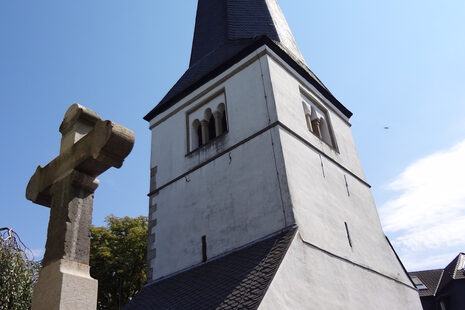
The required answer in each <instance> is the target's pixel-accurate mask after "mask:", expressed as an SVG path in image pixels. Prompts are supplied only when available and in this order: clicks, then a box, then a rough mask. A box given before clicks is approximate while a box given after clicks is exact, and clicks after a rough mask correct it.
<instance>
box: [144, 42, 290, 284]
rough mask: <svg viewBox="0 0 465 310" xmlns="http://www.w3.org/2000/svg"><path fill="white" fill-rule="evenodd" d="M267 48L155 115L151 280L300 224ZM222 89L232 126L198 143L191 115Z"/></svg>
mask: <svg viewBox="0 0 465 310" xmlns="http://www.w3.org/2000/svg"><path fill="white" fill-rule="evenodd" d="M265 50H266V49H265V47H262V48H260V49H259V50H257V51H256V52H254V53H253V54H251V55H249V56H248V57H246V58H245V59H244V60H242V61H241V62H239V63H237V64H236V65H234V66H232V67H231V68H230V69H229V70H227V71H226V72H224V73H223V74H221V75H220V76H218V77H216V78H215V79H214V80H212V81H210V82H208V83H207V84H205V85H203V86H202V87H200V88H199V89H198V90H196V91H195V92H193V93H192V94H190V95H188V96H187V97H186V98H184V99H183V100H181V101H180V102H178V103H177V104H176V105H175V106H173V107H172V108H171V109H169V110H168V111H166V112H165V113H163V114H161V115H159V116H157V117H156V118H155V119H153V120H152V121H151V128H152V157H151V168H152V171H156V174H155V175H154V176H152V178H154V179H155V181H154V180H152V182H151V183H156V188H157V189H156V190H155V191H153V192H152V193H151V195H150V215H149V216H150V222H151V224H150V225H149V228H150V232H149V235H150V237H149V245H148V247H149V279H151V280H153V281H155V280H158V279H160V278H163V277H166V276H170V275H173V274H175V273H177V272H179V271H182V270H184V269H186V268H190V267H192V266H195V265H198V264H200V263H202V259H203V255H202V254H203V253H202V240H201V238H202V236H206V241H207V256H208V258H214V257H218V256H221V255H223V254H225V253H228V252H230V251H233V250H235V249H237V248H240V247H242V246H245V245H247V244H250V243H252V242H254V241H257V240H259V239H261V238H264V237H267V236H269V235H270V234H273V233H276V232H278V231H280V230H282V229H284V228H286V227H288V226H291V225H293V224H294V223H295V221H294V219H293V217H292V210H291V205H290V199H289V193H288V192H287V188H288V186H287V183H286V180H285V178H284V176H285V171H284V166H283V164H284V160H283V157H282V154H283V153H282V150H281V149H280V143H279V130H278V127H277V126H276V119H277V116H276V110H275V108H274V106H273V105H270V102H269V100H268V98H270V96H271V94H272V92H271V83H270V81H269V74H266V72H269V70H268V68H267V65H268V61H267V57H268V56H267V55H266V54H265ZM221 95H224V96H225V99H226V100H225V105H226V110H227V123H228V133H227V134H225V135H223V136H221V137H218V138H217V139H216V140H214V141H212V142H211V143H209V144H208V145H205V146H203V147H201V148H200V149H197V150H191V149H189V144H188V143H187V141H191V139H190V137H188V135H189V133H188V132H189V127H190V124H188V123H187V121H186V120H188V119H189V115H190V114H195V115H197V114H198V113H197V112H196V111H198V109H202V108H204V107H208V106H209V104H208V103H209V102H210V100H211V99H212V98H213V99H214V98H217V97H218V96H221Z"/></svg>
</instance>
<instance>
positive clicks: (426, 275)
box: [409, 269, 443, 297]
mask: <svg viewBox="0 0 465 310" xmlns="http://www.w3.org/2000/svg"><path fill="white" fill-rule="evenodd" d="M442 271H443V269H434V270H424V271H415V272H409V275H410V277H412V278H414V277H418V279H420V281H421V282H422V283H423V284H424V285H425V286H426V289H425V290H418V293H419V294H420V297H424V296H434V294H435V293H436V289H437V287H438V284H439V280H441V275H442ZM415 284H416V283H415Z"/></svg>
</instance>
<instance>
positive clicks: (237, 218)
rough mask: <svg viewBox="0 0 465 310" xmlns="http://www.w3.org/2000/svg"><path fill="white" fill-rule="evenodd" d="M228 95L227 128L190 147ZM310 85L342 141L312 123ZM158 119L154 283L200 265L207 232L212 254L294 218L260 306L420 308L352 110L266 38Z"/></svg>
mask: <svg viewBox="0 0 465 310" xmlns="http://www.w3.org/2000/svg"><path fill="white" fill-rule="evenodd" d="M219 94H224V96H225V98H226V100H225V101H226V102H225V104H226V110H227V118H228V129H229V131H228V133H227V134H226V135H224V136H222V137H219V138H217V139H216V140H215V141H213V142H212V143H210V144H208V145H206V146H204V147H202V148H200V149H198V150H194V151H192V150H191V149H189V143H188V142H187V141H190V140H189V139H190V137H189V133H188V132H189V126H190V124H189V123H188V122H187V121H186V120H188V119H189V117H188V116H189V115H190V113H192V111H195V110H196V109H201V108H202V107H203V106H206V105H208V102H209V100H210V99H212V98H216V97H217V96H218V95H219ZM302 95H305V96H307V97H308V98H310V99H312V100H317V101H318V103H319V104H320V105H322V106H323V107H324V108H326V109H327V113H328V117H329V119H330V122H331V125H332V131H333V133H334V139H335V141H336V145H337V150H336V149H335V148H332V147H330V146H328V145H327V144H325V143H324V142H322V141H321V140H320V139H318V138H317V137H315V136H314V135H313V134H312V133H311V132H310V131H309V130H308V128H307V124H306V119H305V114H304V109H303V105H302V97H301V96H302ZM150 124H151V128H152V157H151V168H152V171H155V172H156V173H154V174H153V175H152V182H151V183H152V184H156V186H155V187H154V188H155V189H154V190H152V192H151V195H150V223H151V224H150V231H149V236H150V237H149V244H148V248H149V267H150V270H149V278H150V279H151V280H152V281H156V280H159V279H161V278H164V277H169V276H171V275H173V274H176V273H178V272H181V271H183V270H185V269H188V268H191V267H193V266H195V265H198V264H201V263H202V243H201V238H202V236H206V240H207V254H208V258H209V259H210V258H214V257H218V256H221V255H223V254H226V253H229V252H230V251H233V250H235V249H238V248H240V247H242V246H245V245H247V244H249V243H252V242H254V241H257V240H260V239H261V238H264V237H266V236H268V235H270V234H272V233H275V232H277V231H280V230H281V229H284V228H286V227H289V226H291V225H293V224H297V225H298V233H297V235H296V238H295V239H294V241H293V243H292V244H291V247H290V249H289V251H288V253H287V255H286V257H285V258H284V261H283V263H282V265H281V267H280V269H279V270H278V273H277V275H276V277H275V279H274V280H273V282H272V284H271V286H270V288H269V290H268V292H267V294H266V295H265V298H264V300H263V302H262V305H261V308H262V309H320V308H322V309H341V308H343V309H375V308H380V309H421V305H420V301H419V298H418V294H417V292H416V291H415V289H414V288H413V285H412V284H411V283H410V280H409V279H408V277H407V275H406V274H405V272H404V270H403V269H402V266H401V264H400V263H399V261H398V260H397V258H396V256H395V254H394V252H393V251H392V249H391V248H390V246H389V244H388V242H387V241H386V239H385V237H384V234H383V231H382V228H381V224H380V222H379V217H378V214H377V212H376V207H375V204H374V201H373V198H372V195H371V191H370V188H369V186H368V184H366V181H365V176H364V173H363V170H362V167H361V164H360V162H359V159H358V155H357V151H356V148H355V143H354V141H353V138H352V134H351V130H350V123H349V121H348V119H346V118H345V116H343V115H342V114H341V113H340V112H338V111H337V110H336V109H335V108H333V107H332V106H331V104H330V103H329V102H327V101H326V100H325V99H324V98H323V96H322V95H321V94H319V93H318V92H317V91H316V90H315V89H313V88H312V86H311V85H310V84H309V83H307V82H306V81H305V80H304V79H302V78H301V77H300V76H299V75H298V74H297V73H296V72H294V71H293V70H292V69H290V68H289V67H288V66H287V65H286V64H285V62H284V61H282V60H281V59H280V58H279V57H278V56H277V55H276V54H274V53H273V52H272V51H271V50H270V49H269V48H267V47H265V46H264V47H262V48H260V49H258V50H257V51H256V52H254V53H252V54H251V55H249V56H248V57H246V58H244V59H243V60H242V61H241V62H239V63H237V64H235V65H233V66H232V67H231V68H230V69H228V70H227V71H225V72H224V73H222V74H220V75H219V76H217V77H216V78H214V79H213V80H211V81H209V82H208V83H206V84H204V85H203V86H201V87H200V88H198V89H197V90H196V91H194V92H193V93H191V94H189V95H188V96H186V97H185V98H184V99H182V100H181V101H179V102H178V103H177V104H175V105H174V106H173V107H171V108H170V109H169V110H167V111H165V112H163V113H162V114H160V115H158V116H157V117H155V118H154V119H153V120H152V121H151V123H150ZM323 171H324V174H323ZM346 180H347V186H346ZM345 224H347V227H348V230H349V233H350V236H351V241H352V247H351V246H350V245H349V242H348V237H347V231H346V226H345ZM376 287H379V288H381V289H376ZM313 292H314V293H313Z"/></svg>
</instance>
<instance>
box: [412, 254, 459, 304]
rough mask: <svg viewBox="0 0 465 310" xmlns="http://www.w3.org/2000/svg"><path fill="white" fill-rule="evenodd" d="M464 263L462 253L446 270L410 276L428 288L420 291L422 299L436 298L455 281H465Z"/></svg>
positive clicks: (420, 272) (422, 272) (423, 272)
mask: <svg viewBox="0 0 465 310" xmlns="http://www.w3.org/2000/svg"><path fill="white" fill-rule="evenodd" d="M464 263H465V254H464V253H460V254H459V255H457V256H456V257H455V258H454V259H453V260H452V261H451V262H450V263H449V264H448V265H447V267H446V268H444V269H434V270H424V271H415V272H409V275H410V276H411V277H412V278H413V277H418V279H420V280H421V282H422V283H423V284H424V285H425V286H426V289H423V290H419V291H418V293H419V294H420V297H427V296H435V295H437V293H440V292H441V291H442V290H443V289H444V288H445V287H446V286H447V285H448V284H449V283H450V282H452V281H453V280H462V279H465V270H464Z"/></svg>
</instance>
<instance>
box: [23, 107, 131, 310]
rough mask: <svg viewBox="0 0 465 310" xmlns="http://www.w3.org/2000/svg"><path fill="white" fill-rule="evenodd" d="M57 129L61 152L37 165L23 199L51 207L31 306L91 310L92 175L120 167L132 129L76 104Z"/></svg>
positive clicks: (36, 309) (93, 286) (94, 292)
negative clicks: (44, 162) (52, 158)
mask: <svg viewBox="0 0 465 310" xmlns="http://www.w3.org/2000/svg"><path fill="white" fill-rule="evenodd" d="M60 132H61V133H62V140H61V145H60V155H59V156H58V157H56V158H55V159H54V160H52V161H51V162H50V163H49V164H48V165H46V166H45V167H42V166H39V167H38V168H37V170H36V172H35V173H34V175H33V176H32V177H31V180H30V181H29V183H28V185H27V189H26V198H27V199H29V200H31V201H32V202H34V203H37V204H40V205H43V206H46V207H49V208H51V210H50V221H49V225H48V232H47V243H46V246H45V255H44V259H43V262H42V265H43V266H44V268H43V269H42V270H41V272H40V274H39V281H38V283H37V284H36V286H35V288H34V296H33V301H32V309H34V310H42V309H43V310H49V309H95V307H96V305H97V281H95V280H94V279H92V278H91V277H90V275H89V251H90V228H91V225H92V209H93V201H94V191H95V190H96V189H97V187H98V184H99V182H98V180H97V176H99V175H100V174H101V173H103V172H105V171H106V170H108V169H109V168H111V167H115V168H120V167H121V166H122V164H123V161H124V159H125V158H126V156H128V155H129V153H130V152H131V150H132V147H133V145H134V133H133V132H132V131H131V130H129V129H127V128H125V127H123V126H121V125H118V124H116V123H114V122H111V121H102V120H101V119H100V117H99V116H98V114H97V113H95V112H94V111H92V110H90V109H88V108H86V107H83V106H81V105H78V104H74V105H72V106H71V107H70V108H69V109H68V111H67V112H66V114H65V117H64V120H63V122H62V124H61V126H60Z"/></svg>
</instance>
